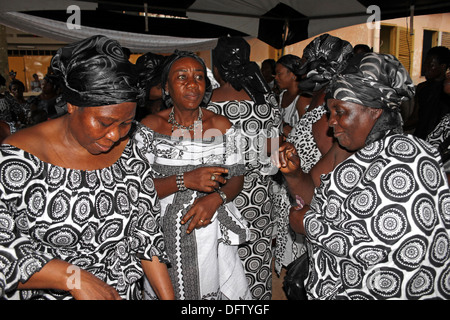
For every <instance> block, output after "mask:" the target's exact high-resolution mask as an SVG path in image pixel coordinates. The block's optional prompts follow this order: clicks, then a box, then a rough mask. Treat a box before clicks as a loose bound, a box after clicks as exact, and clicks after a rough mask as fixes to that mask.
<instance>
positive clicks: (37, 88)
mask: <svg viewBox="0 0 450 320" xmlns="http://www.w3.org/2000/svg"><path fill="white" fill-rule="evenodd" d="M30 84H31V91H33V92H41V91H42V82H41V80H40V79H39V75H38V74H37V73H35V74H33V81H31V83H30Z"/></svg>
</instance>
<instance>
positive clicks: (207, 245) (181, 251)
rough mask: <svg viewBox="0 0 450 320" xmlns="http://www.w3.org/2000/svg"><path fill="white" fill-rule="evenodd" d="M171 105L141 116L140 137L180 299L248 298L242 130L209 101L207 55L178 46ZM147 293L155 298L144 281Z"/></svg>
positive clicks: (170, 80) (167, 89)
mask: <svg viewBox="0 0 450 320" xmlns="http://www.w3.org/2000/svg"><path fill="white" fill-rule="evenodd" d="M161 85H162V89H163V100H164V103H165V104H166V105H167V109H164V110H162V111H160V112H158V113H156V114H150V115H148V116H147V117H145V118H144V119H143V120H142V124H143V125H142V126H140V131H139V132H138V133H137V134H136V135H135V139H136V141H137V142H138V145H139V147H140V149H141V152H142V154H143V155H145V156H146V158H147V159H148V162H149V163H150V165H151V167H152V169H153V174H154V183H155V188H156V190H157V193H158V196H159V198H160V199H161V213H162V218H161V223H162V230H163V233H164V241H165V243H166V246H167V253H168V255H169V258H170V262H171V265H170V268H169V274H170V277H171V280H172V283H173V287H174V290H175V297H176V298H177V299H180V300H248V299H251V298H252V296H251V294H250V291H249V288H248V284H247V281H246V278H245V273H244V268H243V266H242V264H241V261H240V258H239V255H238V251H237V250H238V245H239V244H241V243H243V242H246V241H247V240H248V239H249V230H248V228H247V226H246V222H245V220H244V219H243V218H242V216H241V215H240V213H239V211H238V210H237V209H236V207H235V205H234V204H233V202H232V201H233V199H234V198H235V197H236V195H237V194H239V192H240V191H241V190H242V185H243V180H244V179H243V174H244V171H245V168H244V164H243V162H242V159H241V158H240V157H241V154H240V152H239V150H240V146H239V143H240V140H239V135H238V133H239V132H238V131H237V130H235V128H233V127H232V125H231V123H230V121H229V120H228V119H227V118H226V117H224V116H221V115H218V114H216V113H214V112H211V111H209V110H207V109H206V108H205V107H206V105H207V103H208V101H209V99H210V97H211V91H212V88H211V84H210V82H209V78H208V77H207V70H206V66H205V63H204V62H203V60H202V59H201V58H200V57H198V56H197V55H195V54H194V53H193V52H188V51H175V53H173V54H172V55H171V56H169V57H168V58H167V60H166V62H165V64H164V68H163V71H162V76H161ZM144 288H145V297H146V299H155V298H156V297H155V295H154V290H153V286H152V285H151V283H150V284H149V283H148V282H146V283H145V287H144Z"/></svg>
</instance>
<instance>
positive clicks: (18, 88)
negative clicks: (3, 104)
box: [11, 84, 23, 98]
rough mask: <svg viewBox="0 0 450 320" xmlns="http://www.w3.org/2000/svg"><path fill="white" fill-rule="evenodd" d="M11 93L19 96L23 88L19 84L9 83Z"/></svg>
mask: <svg viewBox="0 0 450 320" xmlns="http://www.w3.org/2000/svg"><path fill="white" fill-rule="evenodd" d="M11 93H12V95H13V96H14V97H16V98H20V97H22V96H23V89H22V88H21V86H19V85H17V84H13V85H11Z"/></svg>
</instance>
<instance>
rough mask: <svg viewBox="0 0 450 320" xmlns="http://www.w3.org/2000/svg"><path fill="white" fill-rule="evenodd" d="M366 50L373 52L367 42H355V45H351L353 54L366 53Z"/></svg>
mask: <svg viewBox="0 0 450 320" xmlns="http://www.w3.org/2000/svg"><path fill="white" fill-rule="evenodd" d="M368 52H373V49H372V48H370V47H369V46H368V45H367V44H362V43H359V44H356V45H355V46H354V47H353V54H354V55H357V54H366V53H368Z"/></svg>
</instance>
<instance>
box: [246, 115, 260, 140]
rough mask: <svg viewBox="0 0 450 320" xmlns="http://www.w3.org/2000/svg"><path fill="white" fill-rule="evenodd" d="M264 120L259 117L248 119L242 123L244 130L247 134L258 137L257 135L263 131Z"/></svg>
mask: <svg viewBox="0 0 450 320" xmlns="http://www.w3.org/2000/svg"><path fill="white" fill-rule="evenodd" d="M261 126H262V121H261V120H258V119H253V118H251V119H247V120H245V121H243V123H242V130H243V132H245V135H248V136H251V137H254V138H256V135H257V134H259V133H260V132H261Z"/></svg>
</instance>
